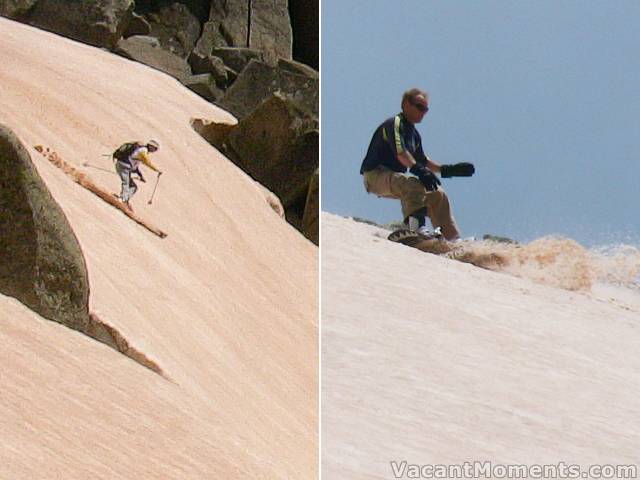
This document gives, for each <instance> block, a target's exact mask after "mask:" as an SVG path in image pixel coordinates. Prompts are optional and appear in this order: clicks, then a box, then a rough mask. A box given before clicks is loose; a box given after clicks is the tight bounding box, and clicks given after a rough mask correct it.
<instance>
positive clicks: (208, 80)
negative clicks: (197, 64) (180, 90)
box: [182, 73, 223, 102]
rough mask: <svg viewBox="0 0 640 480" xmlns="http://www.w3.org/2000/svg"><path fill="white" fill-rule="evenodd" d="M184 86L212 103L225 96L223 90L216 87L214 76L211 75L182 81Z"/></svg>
mask: <svg viewBox="0 0 640 480" xmlns="http://www.w3.org/2000/svg"><path fill="white" fill-rule="evenodd" d="M182 84H183V85H184V86H185V87H187V88H188V89H190V90H192V91H193V92H195V93H197V94H198V95H200V96H201V97H202V98H204V99H205V100H208V101H210V102H213V101H215V100H216V99H218V98H220V97H221V96H222V94H223V92H222V90H220V89H219V88H218V87H217V86H216V80H215V78H214V76H213V75H212V74H210V73H203V74H200V75H192V76H190V77H188V78H185V79H184V80H182Z"/></svg>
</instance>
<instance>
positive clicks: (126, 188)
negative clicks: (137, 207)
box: [116, 162, 138, 202]
mask: <svg viewBox="0 0 640 480" xmlns="http://www.w3.org/2000/svg"><path fill="white" fill-rule="evenodd" d="M116 172H118V175H120V180H122V187H121V189H120V199H121V200H122V201H123V202H128V201H129V200H131V198H132V197H133V196H134V195H135V193H136V191H137V190H138V186H137V185H136V183H135V182H134V181H133V178H131V167H130V166H129V165H127V164H125V163H122V162H116Z"/></svg>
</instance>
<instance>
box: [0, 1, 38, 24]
mask: <svg viewBox="0 0 640 480" xmlns="http://www.w3.org/2000/svg"><path fill="white" fill-rule="evenodd" d="M37 2H38V0H0V15H1V16H3V17H7V18H11V19H13V20H18V21H20V22H23V21H25V20H26V18H27V17H28V15H29V12H30V10H31V8H33V6H34V5H35V4H36V3H37Z"/></svg>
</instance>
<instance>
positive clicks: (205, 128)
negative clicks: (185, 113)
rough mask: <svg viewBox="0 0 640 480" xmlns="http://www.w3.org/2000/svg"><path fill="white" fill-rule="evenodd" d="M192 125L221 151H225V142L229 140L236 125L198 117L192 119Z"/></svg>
mask: <svg viewBox="0 0 640 480" xmlns="http://www.w3.org/2000/svg"><path fill="white" fill-rule="evenodd" d="M191 127H192V128H193V129H194V130H195V131H196V132H198V133H199V134H200V136H201V137H202V138H204V139H205V140H206V141H207V142H209V143H210V144H211V145H213V146H214V147H216V148H217V149H218V150H220V151H221V152H224V151H225V148H226V147H225V143H226V141H227V137H228V136H229V133H231V130H233V129H234V128H235V127H236V125H235V124H234V125H231V124H228V123H216V122H212V121H210V120H205V119H202V118H196V119H193V120H191Z"/></svg>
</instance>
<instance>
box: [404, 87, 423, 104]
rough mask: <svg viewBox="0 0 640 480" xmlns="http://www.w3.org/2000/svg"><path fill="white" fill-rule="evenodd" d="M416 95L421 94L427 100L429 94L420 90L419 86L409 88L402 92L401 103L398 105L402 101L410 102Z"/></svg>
mask: <svg viewBox="0 0 640 480" xmlns="http://www.w3.org/2000/svg"><path fill="white" fill-rule="evenodd" d="M418 95H422V96H423V97H424V98H426V99H427V101H428V100H429V94H428V93H427V92H425V91H424V90H421V89H419V88H410V89H409V90H407V91H406V92H404V94H403V95H402V103H401V104H400V105H401V106H402V105H404V102H407V101H408V102H412V101H413V100H414V99H415V98H416V97H417V96H418Z"/></svg>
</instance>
